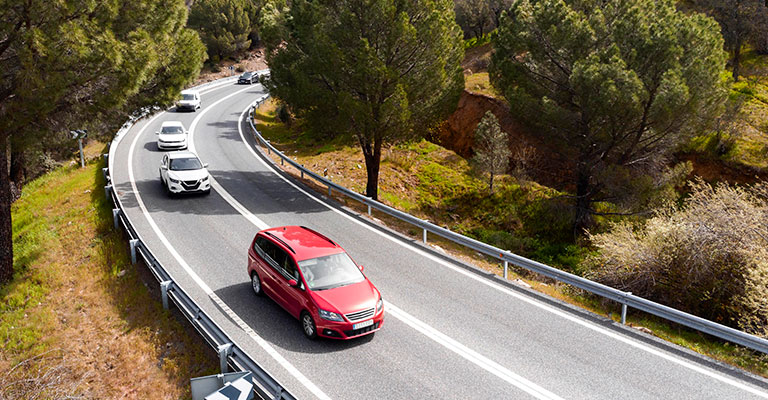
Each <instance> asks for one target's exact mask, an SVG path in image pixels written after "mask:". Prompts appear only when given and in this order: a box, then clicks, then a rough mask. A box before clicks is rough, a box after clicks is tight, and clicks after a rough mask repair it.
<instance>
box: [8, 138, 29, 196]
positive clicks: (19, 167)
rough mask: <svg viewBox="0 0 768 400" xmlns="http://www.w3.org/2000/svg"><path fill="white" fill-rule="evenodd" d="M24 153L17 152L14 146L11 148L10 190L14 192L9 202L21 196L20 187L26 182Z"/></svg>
mask: <svg viewBox="0 0 768 400" xmlns="http://www.w3.org/2000/svg"><path fill="white" fill-rule="evenodd" d="M25 161H26V160H25V159H24V152H23V151H19V150H17V149H16V148H15V147H14V146H11V172H10V180H11V182H12V184H13V186H14V187H12V188H11V190H12V191H13V190H14V189H15V192H14V193H12V196H11V202H13V201H15V200H16V199H17V198H18V196H21V187H22V186H23V185H24V182H25V181H26V180H27V169H26V167H25V165H26V164H25Z"/></svg>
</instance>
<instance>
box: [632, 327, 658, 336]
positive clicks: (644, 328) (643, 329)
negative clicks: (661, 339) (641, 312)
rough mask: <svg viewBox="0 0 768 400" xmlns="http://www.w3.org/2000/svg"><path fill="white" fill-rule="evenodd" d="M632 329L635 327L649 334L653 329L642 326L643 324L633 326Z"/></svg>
mask: <svg viewBox="0 0 768 400" xmlns="http://www.w3.org/2000/svg"><path fill="white" fill-rule="evenodd" d="M632 329H637V330H638V331H640V332H643V333H647V334H649V335H653V331H652V330H650V329H648V328H646V327H644V326H633V327H632Z"/></svg>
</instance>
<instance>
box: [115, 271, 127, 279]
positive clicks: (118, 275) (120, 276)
mask: <svg viewBox="0 0 768 400" xmlns="http://www.w3.org/2000/svg"><path fill="white" fill-rule="evenodd" d="M126 272H128V271H127V270H124V269H123V270H120V272H118V273H117V277H118V278H122V277H123V276H124V275H125V274H126Z"/></svg>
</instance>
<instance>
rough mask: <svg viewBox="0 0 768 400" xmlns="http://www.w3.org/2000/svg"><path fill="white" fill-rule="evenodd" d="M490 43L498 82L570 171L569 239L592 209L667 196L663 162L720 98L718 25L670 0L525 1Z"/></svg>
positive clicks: (625, 208) (624, 207)
mask: <svg viewBox="0 0 768 400" xmlns="http://www.w3.org/2000/svg"><path fill="white" fill-rule="evenodd" d="M609 21H610V23H609ZM493 43H494V47H495V52H494V54H493V57H492V64H491V70H490V71H491V82H492V84H493V85H494V86H495V87H496V88H498V89H499V91H500V92H502V93H503V94H504V96H505V97H506V98H507V100H508V101H509V103H510V106H511V108H512V112H513V113H515V114H516V115H517V116H519V117H520V118H521V119H523V120H524V121H526V123H527V124H528V125H529V126H530V127H532V128H533V129H535V130H536V131H538V132H540V133H541V135H544V136H545V137H546V138H547V140H548V141H550V142H551V143H553V147H554V148H555V149H556V151H558V152H559V153H560V156H561V158H562V159H564V160H571V161H572V163H573V164H574V166H573V168H572V173H571V174H570V177H569V179H568V180H569V181H570V182H572V184H573V186H574V187H575V196H574V197H573V206H574V209H575V218H574V221H573V233H574V237H578V236H580V235H582V234H583V232H584V229H586V228H588V227H590V226H591V224H592V221H593V216H594V215H597V214H599V211H597V210H596V207H595V204H596V203H600V202H605V201H610V202H611V203H613V204H615V205H616V206H621V208H620V209H618V210H615V211H612V212H613V213H616V212H618V213H632V212H638V211H642V210H644V209H647V208H648V207H650V206H651V205H652V204H653V200H654V199H657V198H658V196H654V195H649V194H653V193H654V192H659V193H665V192H667V193H668V190H669V188H670V184H672V183H674V182H676V181H675V180H670V181H668V182H664V181H663V180H660V179H659V177H662V176H667V177H673V175H671V174H670V171H669V170H668V169H667V160H668V158H667V156H668V155H669V154H670V153H671V151H672V150H674V149H675V146H676V145H677V144H679V143H681V142H683V141H684V140H685V138H686V137H687V135H689V134H691V133H692V129H691V128H695V127H696V126H699V124H698V123H699V122H700V121H701V120H702V119H706V118H707V117H708V116H709V115H710V114H714V113H715V112H716V110H717V108H718V107H719V106H720V104H721V103H722V101H723V99H724V88H723V81H722V80H721V78H720V73H721V71H722V70H723V68H724V64H725V55H724V53H723V52H722V50H721V49H722V38H721V37H720V34H719V29H718V27H717V24H716V23H715V22H714V21H713V20H711V19H709V18H707V17H704V16H702V15H700V14H694V15H685V14H683V13H681V12H678V11H677V10H676V9H675V5H674V3H673V2H672V1H652V0H641V1H635V0H619V1H611V2H606V3H604V7H602V8H601V9H598V8H594V7H593V2H590V1H584V0H573V1H568V2H565V1H562V0H542V1H529V0H521V1H519V2H517V3H515V7H514V8H513V9H512V10H511V11H510V13H508V14H506V17H502V22H501V26H500V28H499V31H498V34H497V35H495V36H494V41H493ZM644 177H645V178H644ZM638 199H641V200H642V201H638Z"/></svg>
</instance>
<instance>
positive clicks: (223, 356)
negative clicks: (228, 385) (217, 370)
mask: <svg viewBox="0 0 768 400" xmlns="http://www.w3.org/2000/svg"><path fill="white" fill-rule="evenodd" d="M218 351H219V364H221V373H222V374H226V373H227V372H229V367H227V357H229V355H230V354H232V343H224V344H222V345H221V346H219V348H218Z"/></svg>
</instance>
